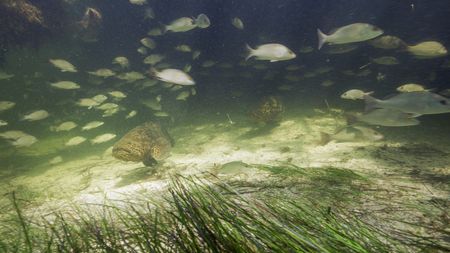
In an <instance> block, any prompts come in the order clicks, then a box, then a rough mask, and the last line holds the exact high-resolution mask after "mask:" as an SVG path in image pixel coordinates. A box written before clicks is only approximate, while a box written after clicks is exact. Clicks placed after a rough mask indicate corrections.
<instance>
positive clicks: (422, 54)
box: [406, 41, 448, 59]
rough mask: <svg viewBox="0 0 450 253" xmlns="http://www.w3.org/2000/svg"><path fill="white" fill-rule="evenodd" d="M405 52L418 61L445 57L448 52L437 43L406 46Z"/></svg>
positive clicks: (430, 42) (429, 42)
mask: <svg viewBox="0 0 450 253" xmlns="http://www.w3.org/2000/svg"><path fill="white" fill-rule="evenodd" d="M406 51H408V52H409V53H410V54H412V55H414V56H415V57H417V58H419V59H431V58H437V57H443V56H446V55H447V53H448V51H447V49H446V48H445V46H444V45H442V44H441V43H439V42H437V41H425V42H421V43H419V44H416V45H413V46H407V48H406Z"/></svg>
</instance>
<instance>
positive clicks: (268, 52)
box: [245, 43, 296, 62]
mask: <svg viewBox="0 0 450 253" xmlns="http://www.w3.org/2000/svg"><path fill="white" fill-rule="evenodd" d="M246 46H247V50H248V55H247V57H246V58H245V59H246V60H248V59H250V58H251V57H255V58H256V59H257V60H268V61H270V62H277V61H286V60H291V59H294V58H295V57H296V55H295V53H294V52H292V50H290V49H289V48H287V47H286V46H284V45H281V44H275V43H272V44H264V45H260V46H258V47H257V48H256V49H253V48H251V47H250V46H249V45H246Z"/></svg>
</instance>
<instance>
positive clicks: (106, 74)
mask: <svg viewBox="0 0 450 253" xmlns="http://www.w3.org/2000/svg"><path fill="white" fill-rule="evenodd" d="M88 73H89V74H91V75H93V76H98V77H103V78H107V77H111V76H114V75H116V73H115V72H114V71H112V70H110V69H105V68H102V69H97V70H96V71H88Z"/></svg>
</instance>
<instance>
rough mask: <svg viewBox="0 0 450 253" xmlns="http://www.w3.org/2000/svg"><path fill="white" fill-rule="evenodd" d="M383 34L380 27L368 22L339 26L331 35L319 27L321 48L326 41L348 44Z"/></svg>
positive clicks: (318, 33)
mask: <svg viewBox="0 0 450 253" xmlns="http://www.w3.org/2000/svg"><path fill="white" fill-rule="evenodd" d="M382 34H383V30H381V29H380V28H378V27H376V26H374V25H371V24H366V23H354V24H350V25H346V26H343V27H340V28H338V29H337V30H336V31H335V32H334V33H332V34H330V35H326V34H324V33H323V32H322V31H320V29H317V35H318V37H319V46H318V49H320V48H321V47H322V46H323V45H324V44H325V43H328V44H347V43H353V42H360V41H366V40H370V39H373V38H376V37H378V36H380V35H382Z"/></svg>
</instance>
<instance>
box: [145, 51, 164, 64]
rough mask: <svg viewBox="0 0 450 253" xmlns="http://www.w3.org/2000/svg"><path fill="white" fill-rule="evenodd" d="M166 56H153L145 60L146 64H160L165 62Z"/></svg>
mask: <svg viewBox="0 0 450 253" xmlns="http://www.w3.org/2000/svg"><path fill="white" fill-rule="evenodd" d="M164 58H165V56H164V55H160V54H151V55H149V56H147V57H145V58H144V63H145V64H150V65H155V64H157V63H158V62H160V61H162V60H164Z"/></svg>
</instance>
